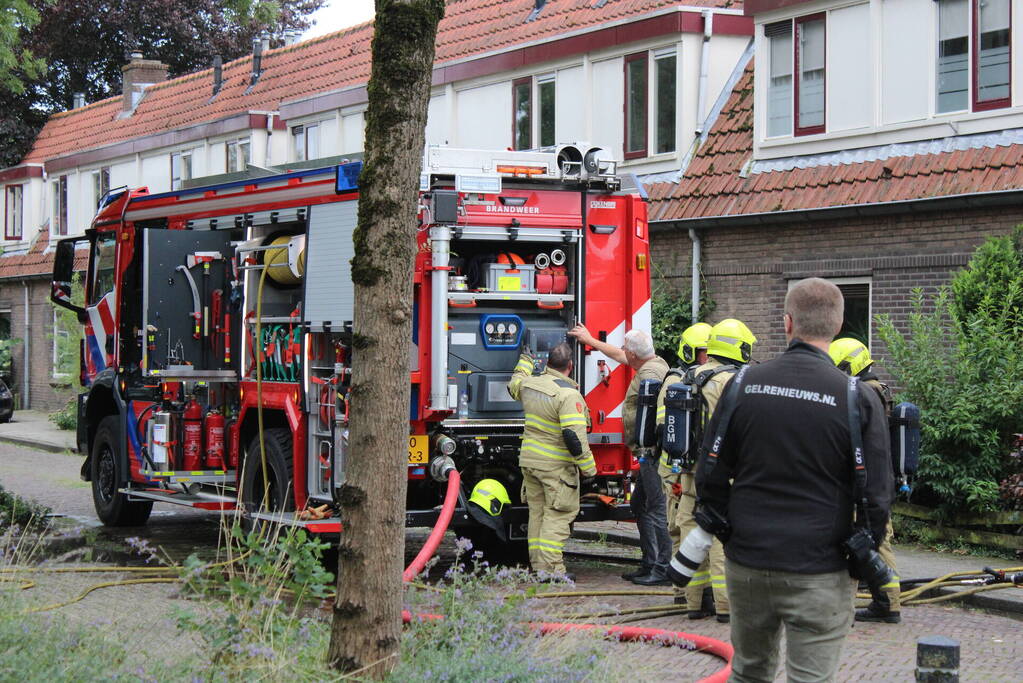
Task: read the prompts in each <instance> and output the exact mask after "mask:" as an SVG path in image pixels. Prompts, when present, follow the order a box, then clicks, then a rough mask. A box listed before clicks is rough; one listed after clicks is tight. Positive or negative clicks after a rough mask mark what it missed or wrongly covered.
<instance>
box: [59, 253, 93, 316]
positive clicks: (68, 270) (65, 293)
mask: <svg viewBox="0 0 1023 683" xmlns="http://www.w3.org/2000/svg"><path fill="white" fill-rule="evenodd" d="M79 242H88V239H86V238H82V237H72V238H70V239H66V240H61V241H59V242H57V251H56V253H55V254H54V256H53V280H52V282H51V287H50V301H52V302H53V303H55V304H56V305H58V306H60V307H62V308H66V309H68V310H69V311H74V312H75V314H76V315H77V316H78V321H79V322H83V323H84V322H85V321H86V320H88V319H89V316H88V315H87V314H86V312H85V308H84V307H82V306H76V305H75V304H73V303H71V282H72V279H73V277H74V271H75V246H76V245H77V244H78V243H79Z"/></svg>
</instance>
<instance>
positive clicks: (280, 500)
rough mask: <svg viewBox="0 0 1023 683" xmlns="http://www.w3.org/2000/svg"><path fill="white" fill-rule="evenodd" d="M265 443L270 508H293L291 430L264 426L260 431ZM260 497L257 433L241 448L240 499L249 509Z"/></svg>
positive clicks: (285, 509) (255, 505) (260, 469)
mask: <svg viewBox="0 0 1023 683" xmlns="http://www.w3.org/2000/svg"><path fill="white" fill-rule="evenodd" d="M263 441H264V443H265V445H266V468H267V469H268V470H270V478H269V479H270V492H269V493H270V499H269V504H268V505H267V508H268V510H269V511H270V512H282V511H284V512H286V511H291V510H294V509H295V496H294V493H293V488H292V481H293V466H294V463H293V461H292V452H291V443H292V442H291V430H290V429H288V428H287V427H275V428H273V429H267V430H266V431H265V432H264V433H263ZM262 500H263V462H262V458H261V457H260V455H259V436H258V435H257V436H256V437H255V438H253V439H252V442H251V443H250V444H249V447H248V449H246V451H245V462H244V463H243V464H242V503H243V504H244V505H245V509H246V510H248V511H249V512H252V511H254V510H256V509H258V508H259V507H261V503H262Z"/></svg>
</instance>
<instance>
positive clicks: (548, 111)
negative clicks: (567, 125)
mask: <svg viewBox="0 0 1023 683" xmlns="http://www.w3.org/2000/svg"><path fill="white" fill-rule="evenodd" d="M534 87H535V89H536V93H535V97H534V92H533V89H534ZM556 101H557V82H556V79H555V76H554V74H547V75H546V76H537V77H536V78H533V77H532V76H526V77H525V78H516V79H515V80H514V81H512V147H513V148H514V149H533V146H534V145H533V140H534V136H535V139H536V141H537V142H538V143H539V144H538V146H539V147H549V146H551V145H555V144H557V133H556V128H555V120H556V119H555V111H556V109H555V107H556ZM534 121H535V122H536V123H537V130H536V131H534V130H533V122H534Z"/></svg>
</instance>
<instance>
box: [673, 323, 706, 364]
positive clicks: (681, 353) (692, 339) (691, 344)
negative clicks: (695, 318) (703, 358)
mask: <svg viewBox="0 0 1023 683" xmlns="http://www.w3.org/2000/svg"><path fill="white" fill-rule="evenodd" d="M710 331H711V326H710V325H708V324H707V323H696V324H695V325H690V326H689V327H687V328H686V331H685V332H683V333H682V338H681V339H679V340H678V357H679V359H681V360H682V362H683V363H689V364H690V365H692V364H693V362H694V361H696V352H697V351H698V350H699V349H706V348H707V338H708V337H710Z"/></svg>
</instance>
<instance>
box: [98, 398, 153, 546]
mask: <svg viewBox="0 0 1023 683" xmlns="http://www.w3.org/2000/svg"><path fill="white" fill-rule="evenodd" d="M119 420H120V418H119V417H118V416H117V415H108V416H107V417H105V418H103V420H102V421H101V422H100V423H99V429H97V430H96V439H95V440H94V441H93V442H92V458H91V461H92V501H93V503H94V504H95V506H96V514H97V515H98V516H99V518H100V520H101V521H102V522H103V523H104V524H106V525H107V526H141V525H143V524H145V523H146V520H147V519H149V513H150V512H152V510H153V501H151V500H147V501H141V500H139V501H133V500H128V496H126V495H124V494H123V493H121V492H120V491H118V489H119V488H121V487H122V486H124V485H125V484H126V483H127V482H128V479H129V475H128V473H127V472H124V471H123V469H124V465H123V464H122V463H121V458H120V457H119V456H120V453H119V452H118V451H119V450H120V449H119V447H118V443H117V442H118V439H117V432H118V427H119V424H118V421H119Z"/></svg>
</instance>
